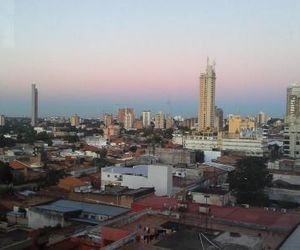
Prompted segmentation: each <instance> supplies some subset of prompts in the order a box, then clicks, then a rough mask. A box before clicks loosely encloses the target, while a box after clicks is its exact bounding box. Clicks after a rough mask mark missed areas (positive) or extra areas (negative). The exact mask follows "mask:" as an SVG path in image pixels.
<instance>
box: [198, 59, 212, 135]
mask: <svg viewBox="0 0 300 250" xmlns="http://www.w3.org/2000/svg"><path fill="white" fill-rule="evenodd" d="M215 88H216V73H215V64H213V65H210V64H209V60H208V59H207V66H206V71H205V73H202V74H201V75H200V93H199V114H198V119H199V121H198V125H199V131H207V130H209V131H213V130H214V123H215Z"/></svg>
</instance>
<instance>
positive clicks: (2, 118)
mask: <svg viewBox="0 0 300 250" xmlns="http://www.w3.org/2000/svg"><path fill="white" fill-rule="evenodd" d="M0 126H5V116H4V115H0Z"/></svg>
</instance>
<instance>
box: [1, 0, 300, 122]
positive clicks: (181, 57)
mask: <svg viewBox="0 0 300 250" xmlns="http://www.w3.org/2000/svg"><path fill="white" fill-rule="evenodd" d="M299 13H300V1H298V0H294V1H289V0H284V1H283V0H281V1H277V0H272V1H269V0H243V1H238V0H235V1H229V0H227V1H226V0H218V1H217V0H211V1H208V0H207V1H201V0H181V1H179V0H163V1H162V0H84V1H83V0H43V1H40V0H26V1H23V0H15V1H13V0H0V114H1V113H2V114H4V115H7V116H30V112H31V110H30V109H31V84H32V83H35V84H36V85H37V88H38V91H39V115H40V116H50V115H61V116H70V115H72V114H74V113H77V114H79V115H80V116H83V117H89V116H94V117H99V116H100V115H101V114H102V113H104V112H113V113H115V112H116V110H117V109H118V108H119V107H133V108H135V110H136V112H137V113H139V112H141V111H142V110H149V109H150V110H151V111H152V112H154V113H155V112H157V111H164V112H167V113H170V114H172V115H181V116H183V117H191V116H196V115H197V109H198V98H197V97H198V92H199V76H200V73H201V72H203V71H204V70H205V67H206V59H207V57H208V56H209V57H210V59H211V60H215V62H216V77H217V80H216V104H217V105H218V106H219V107H221V108H223V110H224V112H225V113H226V114H230V113H240V114H244V115H248V114H249V115H250V114H251V115H255V114H257V113H258V112H260V111H265V112H267V113H269V114H270V115H272V116H277V117H279V116H283V115H284V113H285V99H286V88H287V86H289V85H291V84H292V83H300V70H299V65H300V15H299Z"/></svg>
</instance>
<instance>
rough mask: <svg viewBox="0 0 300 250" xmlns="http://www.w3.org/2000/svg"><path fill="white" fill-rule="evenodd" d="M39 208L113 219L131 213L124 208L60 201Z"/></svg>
mask: <svg viewBox="0 0 300 250" xmlns="http://www.w3.org/2000/svg"><path fill="white" fill-rule="evenodd" d="M37 208H39V209H45V210H48V211H55V212H61V213H67V212H74V211H79V210H81V211H83V212H87V213H93V214H99V215H107V216H112V217H113V216H118V215H121V214H124V213H127V212H129V209H127V208H123V207H117V206H110V205H104V204H92V203H86V202H78V201H71V200H58V201H55V202H52V203H49V204H46V205H41V206H37Z"/></svg>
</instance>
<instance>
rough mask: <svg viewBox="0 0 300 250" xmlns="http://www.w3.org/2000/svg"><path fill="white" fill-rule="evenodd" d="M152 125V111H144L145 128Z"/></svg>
mask: <svg viewBox="0 0 300 250" xmlns="http://www.w3.org/2000/svg"><path fill="white" fill-rule="evenodd" d="M150 123H151V113H150V111H143V127H144V128H146V127H149V126H150Z"/></svg>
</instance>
